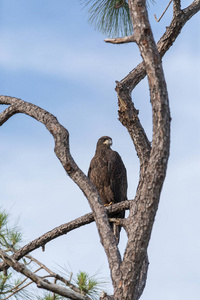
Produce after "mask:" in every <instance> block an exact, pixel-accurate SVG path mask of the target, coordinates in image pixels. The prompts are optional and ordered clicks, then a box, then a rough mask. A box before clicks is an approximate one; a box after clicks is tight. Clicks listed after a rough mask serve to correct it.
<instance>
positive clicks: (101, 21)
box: [81, 0, 133, 37]
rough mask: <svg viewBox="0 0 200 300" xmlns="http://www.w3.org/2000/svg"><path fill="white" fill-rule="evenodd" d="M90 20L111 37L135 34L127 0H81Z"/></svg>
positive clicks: (96, 27)
mask: <svg viewBox="0 0 200 300" xmlns="http://www.w3.org/2000/svg"><path fill="white" fill-rule="evenodd" d="M81 3H82V4H83V5H84V7H85V8H87V9H88V13H89V22H90V23H91V24H92V25H93V26H94V27H95V29H98V30H99V31H101V32H102V33H103V34H106V35H108V36H109V37H114V36H115V37H116V36H126V35H130V34H133V26H132V22H131V18H130V12H129V7H128V2H127V0H109V1H108V0H81Z"/></svg>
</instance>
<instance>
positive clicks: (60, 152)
mask: <svg viewBox="0 0 200 300" xmlns="http://www.w3.org/2000/svg"><path fill="white" fill-rule="evenodd" d="M0 104H8V105H11V107H12V114H14V112H15V113H24V114H27V115H28V116H30V117H32V118H34V119H36V120H37V121H39V122H41V123H43V124H44V125H45V126H46V128H47V130H48V131H49V132H50V133H51V134H52V136H53V138H54V141H55V148H54V151H55V154H56V156H57V157H58V159H59V160H60V162H61V164H62V166H63V167H64V169H65V171H66V172H67V174H68V175H69V176H70V177H71V179H72V180H73V181H74V182H75V183H76V184H77V185H78V186H79V188H80V189H81V190H82V191H83V193H84V195H85V196H86V197H87V199H88V202H89V204H90V207H91V209H92V211H93V212H94V219H95V222H96V225H97V228H98V232H99V235H100V238H101V243H102V245H103V247H104V250H105V252H106V254H107V257H108V261H109V265H110V269H111V270H113V273H112V274H111V276H114V277H115V278H116V279H117V278H118V276H117V275H116V270H119V268H120V264H121V255H120V252H119V249H118V247H117V244H116V239H115V236H114V234H113V231H112V229H111V227H110V224H109V221H108V216H107V213H106V209H105V208H104V206H103V205H102V203H101V199H100V197H99V194H98V191H97V189H96V188H95V186H94V185H93V184H92V182H91V181H90V180H89V178H88V177H87V176H86V175H85V174H84V173H83V172H82V171H81V170H80V169H79V168H78V166H77V165H76V163H75V161H74V160H73V158H72V156H71V153H70V149H69V133H68V131H67V130H66V129H65V128H64V127H63V126H62V125H61V124H60V123H59V122H58V120H57V119H56V118H55V117H54V116H53V115H52V114H50V113H49V112H47V111H46V110H44V109H42V108H40V107H38V106H36V105H34V104H31V103H28V102H25V101H22V100H21V99H17V98H12V97H8V96H0ZM7 115H8V114H7ZM4 120H5V118H4ZM110 253H112V255H110ZM118 280H119V278H118Z"/></svg>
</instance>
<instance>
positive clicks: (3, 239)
mask: <svg viewBox="0 0 200 300" xmlns="http://www.w3.org/2000/svg"><path fill="white" fill-rule="evenodd" d="M8 219H9V215H8V214H7V213H6V212H5V211H2V212H0V245H1V247H2V249H6V250H10V251H12V250H14V249H17V247H18V246H19V243H20V242H21V240H22V234H21V232H20V229H19V227H18V226H17V225H15V226H13V227H10V228H8Z"/></svg>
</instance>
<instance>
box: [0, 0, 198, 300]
mask: <svg viewBox="0 0 200 300" xmlns="http://www.w3.org/2000/svg"><path fill="white" fill-rule="evenodd" d="M167 2H168V1H165V3H161V4H160V3H159V4H155V5H151V6H150V9H149V17H150V20H151V24H152V28H153V31H154V35H155V39H156V40H158V39H159V37H160V36H161V35H162V33H164V30H165V27H166V26H168V25H169V22H170V17H171V14H172V7H170V8H169V10H168V11H167V13H166V15H165V16H164V17H163V19H162V21H161V22H160V23H156V22H155V20H154V18H153V14H154V13H156V15H157V17H159V16H160V15H161V14H162V11H163V10H164V8H165V6H166V5H167ZM182 2H183V7H185V6H187V5H188V4H189V3H190V2H189V1H182ZM0 14H1V16H0V37H1V46H0V80H1V94H3V95H9V96H14V97H19V98H21V99H23V100H26V101H28V102H32V103H34V104H36V105H39V106H41V107H42V108H44V109H46V110H48V111H49V112H51V113H52V114H54V115H55V116H56V117H57V118H58V120H59V121H60V123H61V124H62V125H64V126H65V127H66V128H67V129H68V130H69V132H70V145H71V153H72V155H73V157H74V159H75V161H76V162H77V164H78V165H79V167H80V168H81V169H82V170H83V171H84V172H85V173H87V170H88V166H89V163H90V160H91V158H92V156H93V155H94V151H95V146H96V141H97V139H98V138H99V137H100V136H102V135H109V136H111V137H112V138H113V149H115V150H117V151H118V152H119V153H120V155H121V156H122V159H123V161H124V163H125V165H126V168H127V171H128V182H129V189H128V196H129V198H130V199H132V198H134V195H135V190H136V187H137V182H138V175H139V164H138V158H137V155H136V153H135V150H134V147H133V144H132V142H131V140H130V138H129V135H128V133H127V131H126V129H125V128H123V127H122V125H121V124H120V122H119V121H118V120H117V118H118V115H117V96H116V92H115V91H114V88H115V80H121V79H122V78H123V77H124V76H126V75H127V73H128V72H130V71H131V70H132V69H133V68H134V67H135V66H136V65H137V64H138V63H139V62H140V61H141V57H140V54H139V52H138V49H137V46H136V45H135V44H127V45H109V44H105V43H104V42H103V40H104V38H106V36H103V35H102V34H101V33H99V32H97V31H95V30H94V29H93V27H91V26H90V25H89V24H88V22H87V15H86V11H85V10H81V6H80V2H79V1H70V2H69V0H57V1H54V0H49V1H45V0H43V1H35V0H29V1H25V0H18V1H14V0H0ZM199 28H200V18H199V15H196V16H195V17H194V18H193V19H191V20H190V21H189V23H188V24H187V25H186V26H185V27H184V29H183V30H182V33H181V35H180V36H179V37H178V39H177V41H176V42H175V44H174V45H173V47H172V48H171V49H170V50H169V52H168V53H167V54H166V56H165V57H164V58H163V66H164V72H165V76H166V81H167V86H168V92H169V99H170V106H171V115H172V137H171V156H170V160H169V166H168V172H167V178H166V181H165V184H164V188H163V191H162V195H161V201H160V206H159V210H158V213H157V216H156V221H155V225H154V229H153V233H152V237H151V241H150V245H149V260H150V267H149V276H148V280H147V286H146V289H145V291H144V293H143V295H142V297H141V299H142V300H147V299H148V300H160V299H162V300H177V299H181V300H186V299H187V300H188V299H192V300H197V299H199V294H200V285H199V282H200V271H199V265H200V258H199V252H200V239H199V227H200V224H199V213H200V203H199V187H198V184H199V178H200V175H199V170H200V140H199V127H200V119H199V114H200V102H199V97H200V86H199V65H200V56H199V53H200V34H199ZM133 100H134V103H135V106H136V108H138V109H139V110H140V114H139V116H140V119H141V122H142V124H143V126H144V128H145V129H146V131H147V134H148V135H149V138H150V139H151V126H152V125H151V107H150V101H149V91H148V86H147V81H146V79H144V80H143V81H142V82H141V83H140V84H139V85H138V86H137V88H136V89H135V91H134V92H133ZM1 110H2V108H1ZM0 138H1V149H0V155H1V158H2V160H1V175H0V182H1V206H2V207H3V208H6V209H7V210H8V211H9V212H10V214H11V221H12V222H14V221H15V220H16V219H18V218H20V219H19V224H20V226H21V228H22V231H23V234H24V243H27V242H29V241H30V240H32V239H34V238H36V237H38V236H40V235H41V234H43V233H45V232H47V231H49V230H51V229H52V228H54V227H56V226H58V225H60V224H62V223H65V222H68V221H70V220H73V219H75V218H76V217H79V216H81V215H84V214H85V213H87V212H89V211H90V208H89V205H88V203H87V200H86V199H85V197H84V196H83V194H82V192H81V191H79V189H78V188H77V187H76V185H75V184H74V183H73V182H72V181H71V179H70V178H69V177H67V176H66V174H65V171H64V170H63V168H62V166H61V164H60V162H59V161H58V159H57V158H56V156H55V155H54V150H53V148H54V144H53V139H52V137H51V135H50V134H49V133H48V132H47V131H46V129H45V128H44V126H43V125H41V124H39V123H37V122H36V121H35V120H33V119H31V118H29V117H27V116H24V115H16V116H14V117H13V118H12V119H10V120H9V121H8V122H7V123H6V124H5V125H3V126H2V127H1V130H0ZM125 243H126V237H125V234H122V237H121V243H120V248H121V250H122V252H123V249H124V246H125ZM33 255H35V256H36V257H37V258H38V259H40V260H42V261H43V262H44V263H45V264H47V266H49V267H52V268H54V269H56V268H59V267H58V265H62V266H63V265H66V266H67V267H68V269H69V271H71V270H72V271H73V272H74V273H76V272H77V271H79V269H81V270H85V271H88V272H89V273H90V274H91V275H92V274H94V273H96V271H97V270H98V269H99V268H100V267H102V273H101V275H100V276H103V277H109V270H108V266H107V260H106V256H105V254H104V251H103V249H102V247H101V245H100V243H99V237H98V234H97V231H96V228H95V225H94V224H91V225H88V226H87V227H86V226H85V227H84V228H80V229H78V230H76V231H74V232H71V233H69V234H68V235H66V236H63V237H61V238H59V239H57V241H53V242H51V243H49V244H48V245H47V246H46V252H45V253H43V252H42V251H41V249H39V250H37V251H35V252H34V253H33ZM107 290H108V291H110V290H111V288H110V287H109V285H108V286H107Z"/></svg>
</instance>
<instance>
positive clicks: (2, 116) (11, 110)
mask: <svg viewBox="0 0 200 300" xmlns="http://www.w3.org/2000/svg"><path fill="white" fill-rule="evenodd" d="M16 113H17V110H16V108H15V107H14V106H12V105H11V106H9V107H8V108H6V109H5V110H4V111H3V112H2V113H0V126H1V125H3V124H4V123H5V122H6V121H7V120H8V119H9V118H11V117H12V116H13V115H14V114H16Z"/></svg>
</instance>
